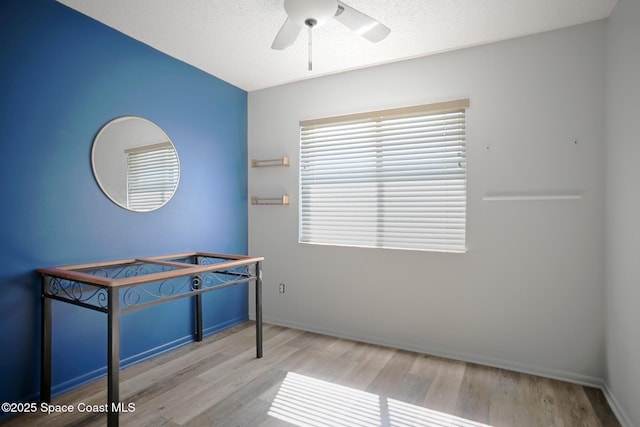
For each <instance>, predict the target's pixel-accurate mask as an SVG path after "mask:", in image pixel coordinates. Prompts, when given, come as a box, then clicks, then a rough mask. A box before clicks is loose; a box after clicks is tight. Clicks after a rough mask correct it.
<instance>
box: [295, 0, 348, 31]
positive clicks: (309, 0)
mask: <svg viewBox="0 0 640 427" xmlns="http://www.w3.org/2000/svg"><path fill="white" fill-rule="evenodd" d="M284 10H285V11H286V12H287V15H288V16H289V19H291V20H292V21H293V22H295V23H296V24H298V25H299V26H306V25H309V24H307V21H312V20H313V21H315V23H314V24H313V25H312V26H318V25H322V24H324V23H325V22H327V21H329V19H331V18H333V17H334V16H335V14H336V12H337V11H338V1H337V0H284Z"/></svg>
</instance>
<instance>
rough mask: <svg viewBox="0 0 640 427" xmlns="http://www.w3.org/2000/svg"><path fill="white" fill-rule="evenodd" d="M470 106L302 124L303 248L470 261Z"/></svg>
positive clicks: (423, 108)
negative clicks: (447, 255)
mask: <svg viewBox="0 0 640 427" xmlns="http://www.w3.org/2000/svg"><path fill="white" fill-rule="evenodd" d="M468 106H469V101H468V100H460V101H453V102H448V103H440V104H431V105H423V106H416V107H409V108H404V109H396V110H385V111H378V112H372V113H364V114H357V115H351V116H342V117H335V118H329V119H320V120H313V121H304V122H301V123H300V126H301V127H300V212H299V214H300V223H299V224H300V229H299V241H300V242H301V243H316V244H330V245H347V246H363V247H378V248H400V249H418V250H436V251H451V252H463V251H465V228H466V163H465V108H466V107H468Z"/></svg>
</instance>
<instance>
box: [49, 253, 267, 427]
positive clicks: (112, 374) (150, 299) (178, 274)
mask: <svg viewBox="0 0 640 427" xmlns="http://www.w3.org/2000/svg"><path fill="white" fill-rule="evenodd" d="M263 260H264V258H262V257H249V256H242V255H226V254H213V253H206V252H190V253H182V254H173V255H164V256H156V257H149V258H136V259H127V260H120V261H110V262H101V263H93V264H80V265H69V266H63V267H52V268H42V269H39V270H38V272H39V273H40V274H41V275H42V336H41V340H42V341H41V352H42V353H41V362H40V363H41V366H40V367H41V370H40V375H41V377H40V400H41V401H42V402H50V401H51V368H52V366H51V365H52V363H51V332H52V325H51V323H52V321H51V317H52V316H51V302H52V301H53V300H57V301H63V302H66V303H69V304H74V305H77V306H80V307H84V308H88V309H91V310H96V311H99V312H102V313H106V315H107V341H108V343H107V352H108V354H107V405H108V409H107V425H108V426H117V425H118V423H119V412H118V408H120V405H121V404H120V381H119V373H120V314H122V313H127V312H129V311H134V310H139V309H142V308H145V307H150V306H152V305H157V304H162V303H164V302H168V301H173V300H176V299H179V298H186V297H192V298H193V299H194V302H195V325H196V327H195V329H196V331H195V339H196V341H202V338H203V336H202V335H203V330H202V294H203V293H205V292H210V291H214V290H217V289H221V288H226V287H228V286H233V285H238V284H242V283H248V282H255V311H256V357H257V358H261V357H262V266H261V263H262V261H263Z"/></svg>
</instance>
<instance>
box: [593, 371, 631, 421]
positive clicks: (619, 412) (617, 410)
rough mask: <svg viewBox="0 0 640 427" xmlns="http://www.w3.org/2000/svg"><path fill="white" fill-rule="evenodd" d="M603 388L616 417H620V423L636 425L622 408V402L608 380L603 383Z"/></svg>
mask: <svg viewBox="0 0 640 427" xmlns="http://www.w3.org/2000/svg"><path fill="white" fill-rule="evenodd" d="M601 388H602V393H603V394H604V397H605V399H607V403H608V404H609V406H610V407H611V410H612V411H613V413H614V414H615V416H616V418H618V422H619V423H620V425H621V426H622V427H634V425H633V423H632V422H631V419H630V418H629V416H628V415H627V413H626V412H625V410H624V409H622V406H621V405H620V402H618V399H616V397H615V395H614V394H613V392H612V391H611V389H610V388H609V386H608V385H607V383H606V382H605V383H604V384H603V385H602V387H601Z"/></svg>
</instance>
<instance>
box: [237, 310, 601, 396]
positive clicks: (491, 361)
mask: <svg viewBox="0 0 640 427" xmlns="http://www.w3.org/2000/svg"><path fill="white" fill-rule="evenodd" d="M249 318H250V319H252V320H255V313H249ZM263 320H264V322H266V323H271V324H274V325H279V326H285V327H289V328H294V329H300V330H303V331H309V332H315V333H318V334H323V335H330V336H334V337H339V338H346V339H352V340H356V341H361V342H366V343H369V344H376V345H382V346H386V347H393V348H397V349H400V350H407V351H414V352H417V353H423V354H428V355H431V356H438V357H443V358H447V359H453V360H459V361H461V362H468V363H476V364H479V365H484V366H491V367H494V368H499V369H506V370H510V371H515V372H521V373H524V374H531V375H537V376H540V377H545V378H550V379H554V380H560V381H567V382H571V383H575V384H580V385H584V386H588V387H595V388H600V389H602V388H603V385H604V381H603V380H602V379H601V378H596V377H591V376H588V375H582V374H578V373H575V372H568V371H561V370H556V369H547V368H542V367H540V366H534V365H528V364H524V363H517V362H513V361H508V360H502V359H496V358H491V357H485V356H478V355H474V354H468V353H461V352H455V351H448V350H445V349H441V348H434V347H428V346H420V345H415V344H411V343H405V342H400V341H395V340H388V339H384V338H380V337H376V336H367V335H359V334H354V333H351V332H348V331H342V330H336V329H332V328H323V327H318V326H316V325H311V324H308V323H303V322H295V321H293V322H292V321H289V320H283V319H278V318H274V317H271V316H265V317H263Z"/></svg>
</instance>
